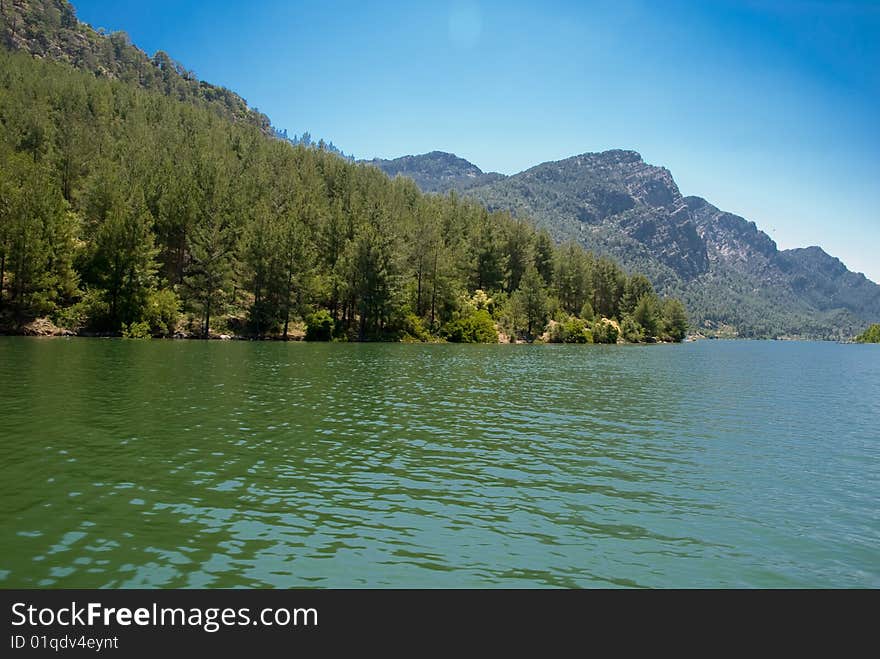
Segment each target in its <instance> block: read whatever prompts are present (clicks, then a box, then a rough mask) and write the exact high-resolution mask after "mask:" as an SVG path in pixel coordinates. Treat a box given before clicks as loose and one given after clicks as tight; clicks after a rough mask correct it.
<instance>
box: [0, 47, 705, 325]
mask: <svg viewBox="0 0 880 659" xmlns="http://www.w3.org/2000/svg"><path fill="white" fill-rule="evenodd" d="M215 105H216V104H214V105H212V104H210V103H205V102H188V101H186V100H180V99H179V98H174V97H173V96H169V95H168V94H165V93H162V92H161V91H158V90H153V89H149V88H143V87H141V86H138V85H135V84H131V83H129V82H125V81H121V80H111V79H108V78H102V77H97V76H95V75H94V74H93V73H90V72H88V71H81V70H77V69H75V68H73V67H72V66H70V65H68V64H65V63H60V62H52V61H47V60H40V59H35V58H33V57H31V56H30V55H27V54H25V53H10V52H7V51H2V52H0V329H2V330H3V331H5V332H8V333H12V332H20V331H21V330H22V328H23V327H25V326H26V325H27V323H29V322H31V321H33V320H34V319H36V318H47V319H50V320H51V322H52V323H54V324H55V325H56V326H57V327H60V328H65V329H67V330H70V331H71V332H74V333H78V334H84V335H88V334H92V335H122V336H126V337H141V338H146V337H166V336H193V337H211V336H219V335H223V334H226V335H235V336H243V337H254V338H306V339H308V340H359V341H365V340H414V341H441V340H448V341H461V342H495V341H498V340H508V341H514V340H520V341H535V340H545V341H554V342H570V343H585V342H604V343H615V342H618V341H628V342H638V341H656V340H664V341H681V340H683V338H684V336H685V333H686V330H687V320H686V318H687V316H686V313H685V310H684V308H683V306H682V304H681V303H680V302H679V301H678V300H676V299H661V298H660V297H659V296H658V295H657V294H656V293H655V291H654V288H653V286H652V285H651V282H650V281H649V280H648V279H647V278H646V277H644V276H643V275H640V274H638V273H634V274H628V273H626V272H625V271H624V270H623V269H622V268H621V267H620V266H618V265H617V264H616V263H615V262H613V261H611V260H609V259H607V258H597V257H595V256H594V255H593V254H591V253H589V252H586V251H585V250H584V249H582V248H581V247H580V246H578V245H576V244H574V243H571V242H569V243H565V244H562V245H556V244H554V242H553V241H552V240H551V238H550V236H549V235H548V234H547V233H546V232H544V231H536V230H535V229H534V228H533V226H532V225H531V224H530V223H529V222H527V221H525V220H523V219H521V218H520V219H515V218H513V217H511V216H510V215H509V214H507V213H503V212H488V211H487V210H486V209H485V208H483V207H482V206H480V205H479V204H477V203H476V202H474V201H470V200H465V199H462V198H460V197H458V196H456V194H455V193H450V194H448V195H445V196H441V195H433V194H427V195H426V194H422V193H420V192H419V191H418V189H417V188H416V186H415V184H414V183H413V182H412V181H411V180H410V179H406V178H396V179H389V178H388V177H387V176H386V175H385V174H383V173H382V172H381V171H380V170H379V169H377V168H375V167H372V166H368V165H364V164H355V163H353V162H351V161H349V160H347V159H345V158H343V157H340V156H339V155H338V154H337V153H334V152H333V150H331V149H328V148H324V146H323V145H306V144H302V143H300V144H297V145H295V144H291V143H290V142H289V141H287V140H283V139H278V138H277V137H275V136H273V134H272V133H271V131H268V132H267V131H266V130H265V126H263V125H261V123H260V122H252V121H235V120H234V118H230V116H229V114H228V112H221V111H218V110H217V108H216V107H214V106H215Z"/></svg>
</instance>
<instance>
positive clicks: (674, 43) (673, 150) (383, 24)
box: [74, 0, 880, 282]
mask: <svg viewBox="0 0 880 659" xmlns="http://www.w3.org/2000/svg"><path fill="white" fill-rule="evenodd" d="M74 5H75V6H76V7H77V13H78V16H79V17H80V19H81V20H84V21H86V22H88V23H91V24H92V25H93V26H95V27H104V28H107V29H110V30H116V29H123V30H125V31H126V32H128V33H129V35H131V37H132V40H133V41H134V43H136V44H137V45H139V46H140V47H141V48H143V49H144V50H146V51H147V52H148V53H150V54H152V53H153V52H155V51H156V50H159V49H161V50H165V51H167V52H168V53H169V54H170V55H171V56H172V57H173V58H175V59H177V60H178V61H180V62H182V63H183V64H185V65H186V66H187V67H188V68H190V69H192V70H194V71H195V72H196V74H197V75H198V76H199V77H200V78H202V79H204V80H207V81H209V82H212V83H215V84H221V85H224V86H226V87H229V88H230V89H232V90H234V91H236V92H238V93H239V94H241V95H242V96H244V97H245V98H246V99H247V100H248V102H249V103H250V104H251V105H252V106H255V107H257V108H259V109H260V110H261V111H263V112H265V113H266V114H267V115H269V117H270V119H271V120H272V122H273V124H274V125H275V126H276V127H278V128H287V129H288V131H289V132H290V133H302V132H303V131H305V130H308V131H310V132H311V134H312V135H313V136H314V137H324V138H325V139H328V140H332V141H333V142H334V143H335V144H336V145H337V146H339V147H340V148H342V149H343V150H344V151H345V152H346V153H351V154H353V155H355V156H356V157H358V158H369V157H376V156H378V157H385V158H393V157H397V156H400V155H406V154H416V153H424V152H426V151H431V150H435V149H437V150H442V151H451V152H453V153H456V154H458V155H459V156H461V157H463V158H467V159H468V160H470V161H471V162H473V163H474V164H476V165H477V166H479V167H480V168H482V169H483V170H484V171H499V172H503V173H506V174H511V173H515V172H518V171H521V170H522V169H525V168H528V167H530V166H531V165H535V164H538V163H540V162H544V161H547V160H558V159H561V158H565V157H568V156H571V155H575V154H578V153H583V152H586V151H600V150H604V149H610V148H626V149H634V150H636V151H639V152H640V153H641V154H642V155H643V156H644V157H645V159H646V160H647V161H648V162H650V163H653V164H657V165H663V166H665V167H668V168H669V169H670V170H671V171H672V174H673V176H674V177H675V179H676V181H677V182H678V184H679V187H680V188H681V190H682V193H683V194H685V195H688V194H695V195H699V196H702V197H705V198H706V199H708V200H709V201H710V202H712V203H713V204H715V205H716V206H718V207H720V208H722V209H724V210H728V211H731V212H735V213H738V214H740V215H743V216H744V217H746V218H748V219H750V220H754V221H755V222H756V223H757V224H758V226H759V227H760V228H762V229H763V230H765V231H766V232H767V233H768V234H770V236H771V237H772V238H773V239H774V240H776V241H777V243H778V244H779V246H780V248H789V247H800V246H807V245H821V246H822V247H823V248H825V250H826V251H828V252H829V253H831V254H833V255H834V256H837V257H839V258H840V259H841V260H842V261H844V263H846V264H847V265H848V266H849V267H850V268H851V269H853V270H856V271H858V272H864V273H865V274H866V275H867V276H868V277H869V278H871V279H873V280H874V281H878V282H880V2H878V1H876V0H874V1H870V0H866V1H863V2H856V1H847V0H838V1H836V2H831V1H829V2H818V1H812V0H801V1H795V0H790V1H786V0H776V1H769V0H768V1H766V2H760V1H757V0H738V1H733V0H730V1H722V0H717V1H712V0H704V1H697V0H694V1H692V2H678V1H676V0H663V2H655V1H653V0H644V1H641V2H640V1H627V0H612V1H608V2H590V1H587V0H579V1H572V2H562V1H555V0H544V1H543V2H529V3H520V2H516V1H515V0H505V1H502V2H489V1H478V0H453V1H449V0H447V1H438V2H414V1H411V0H409V1H407V0H402V1H389V2H372V1H371V2H361V1H355V2H338V1H336V0H321V1H320V2H284V1H282V0H264V1H262V2H242V1H241V0H212V1H210V2H208V1H204V2H186V1H183V0H150V2H143V1H142V0H78V1H77V0H75V1H74Z"/></svg>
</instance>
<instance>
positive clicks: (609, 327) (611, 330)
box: [593, 318, 619, 343]
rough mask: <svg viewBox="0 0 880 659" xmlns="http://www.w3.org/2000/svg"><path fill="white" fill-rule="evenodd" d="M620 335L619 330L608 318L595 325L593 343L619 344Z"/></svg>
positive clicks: (598, 321)
mask: <svg viewBox="0 0 880 659" xmlns="http://www.w3.org/2000/svg"><path fill="white" fill-rule="evenodd" d="M618 335H619V332H618V331H617V328H616V327H615V326H614V324H613V323H612V322H611V321H610V320H608V319H606V318H603V319H601V320H597V321H596V322H595V323H593V341H594V342H595V343H617V337H618Z"/></svg>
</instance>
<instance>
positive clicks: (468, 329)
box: [444, 309, 498, 343]
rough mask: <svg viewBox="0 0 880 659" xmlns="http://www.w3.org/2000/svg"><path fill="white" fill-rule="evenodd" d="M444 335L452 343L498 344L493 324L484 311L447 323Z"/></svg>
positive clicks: (496, 332) (487, 313)
mask: <svg viewBox="0 0 880 659" xmlns="http://www.w3.org/2000/svg"><path fill="white" fill-rule="evenodd" d="M444 335H445V336H446V338H447V340H448V341H451V342H452V343H498V331H497V330H496V329H495V323H494V322H493V321H492V316H490V315H489V312H488V311H486V310H485V309H480V310H479V311H475V312H473V313H470V314H468V315H466V316H462V317H461V318H458V319H457V320H453V321H452V322H450V323H447V325H446V327H445V328H444Z"/></svg>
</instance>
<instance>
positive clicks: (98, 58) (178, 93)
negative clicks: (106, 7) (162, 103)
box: [0, 0, 271, 133]
mask: <svg viewBox="0 0 880 659" xmlns="http://www.w3.org/2000/svg"><path fill="white" fill-rule="evenodd" d="M0 43H2V44H3V46H5V47H6V48H7V49H8V50H12V51H24V52H27V53H30V54H31V55H33V56H34V57H38V58H42V59H50V60H54V61H59V62H65V63H67V64H70V65H72V66H74V67H75V68H78V69H82V70H85V71H89V72H91V73H93V74H95V75H96V76H98V77H100V78H107V79H110V80H119V81H121V82H126V83H131V84H134V85H137V86H139V87H142V88H144V89H147V90H150V91H157V92H161V93H163V94H165V95H166V96H170V97H172V98H176V99H178V100H181V101H187V102H195V103H198V104H201V105H204V106H207V107H210V108H212V109H213V110H214V111H215V112H217V113H218V114H220V115H221V116H223V117H224V118H226V119H231V120H233V121H243V122H246V123H249V124H253V125H255V126H257V127H259V128H260V129H261V130H262V131H263V132H266V133H269V132H270V131H271V126H270V122H269V118H268V117H266V115H264V114H262V113H260V112H259V111H258V110H255V109H253V108H250V107H248V104H247V102H246V101H245V100H244V99H243V98H241V97H240V96H239V95H238V94H236V93H234V92H232V91H230V90H228V89H226V88H224V87H218V86H216V85H211V84H209V83H207V82H204V81H200V80H199V79H198V78H197V77H196V74H195V73H193V72H192V71H189V70H188V69H187V68H186V67H184V66H183V65H182V64H180V63H179V62H175V61H174V60H173V59H171V58H170V57H169V56H168V54H167V53H164V52H162V51H158V52H156V53H155V54H154V55H153V56H152V57H150V56H149V55H147V54H146V53H145V52H144V51H142V50H141V49H140V48H138V47H137V46H134V45H132V43H131V41H130V39H129V38H128V35H127V34H126V33H125V32H113V33H109V34H108V33H104V32H103V31H102V32H99V31H97V30H95V29H93V28H92V27H91V26H89V25H87V24H86V23H82V22H80V21H79V20H77V18H76V13H75V10H74V8H73V5H71V4H70V3H69V2H67V0H14V1H11V2H10V1H9V0H5V1H2V2H0Z"/></svg>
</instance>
